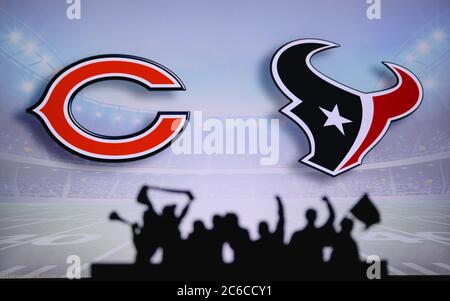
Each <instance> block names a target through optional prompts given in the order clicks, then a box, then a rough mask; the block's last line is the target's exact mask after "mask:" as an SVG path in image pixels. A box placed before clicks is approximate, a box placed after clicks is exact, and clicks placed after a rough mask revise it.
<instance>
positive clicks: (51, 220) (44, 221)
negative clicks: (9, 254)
mask: <svg viewBox="0 0 450 301" xmlns="http://www.w3.org/2000/svg"><path fill="white" fill-rule="evenodd" d="M93 213H98V211H97V212H88V213H82V214H75V215H72V216H65V217H57V218H52V219H46V220H43V221H37V222H32V223H27V224H21V225H14V226H9V227H4V228H0V231H2V230H9V229H15V228H20V227H25V226H30V225H36V224H43V223H50V222H54V221H61V220H64V219H67V218H74V217H80V216H84V215H89V214H93Z"/></svg>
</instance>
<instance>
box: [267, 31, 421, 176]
mask: <svg viewBox="0 0 450 301" xmlns="http://www.w3.org/2000/svg"><path fill="white" fill-rule="evenodd" d="M334 47H339V45H337V44H334V43H331V42H328V41H324V40H317V39H302V40H297V41H293V42H290V43H288V44H286V45H284V46H283V47H281V48H280V49H279V50H278V51H277V52H276V53H275V55H274V57H273V59H272V66H271V69H272V76H273V79H274V81H275V83H276V84H277V85H278V87H279V89H280V90H281V91H282V93H283V94H284V95H285V96H286V97H287V98H289V99H290V100H291V101H292V102H291V103H289V104H288V105H287V106H285V107H284V108H282V109H281V110H280V112H282V113H283V114H285V115H287V116H288V117H289V118H291V119H292V120H293V121H294V122H296V123H297V124H298V125H300V127H301V128H302V129H303V131H304V132H305V133H306V135H307V137H308V140H309V143H310V153H309V154H307V155H306V156H305V157H303V158H302V159H301V160H300V161H301V162H303V163H305V164H307V165H310V166H311V167H314V168H316V169H318V170H320V171H323V172H325V173H327V174H329V175H332V176H336V175H338V174H340V173H342V172H344V171H347V170H349V169H351V168H354V167H356V166H358V165H360V164H361V162H362V159H363V157H364V156H365V155H366V154H367V152H368V151H369V150H371V149H372V148H373V147H374V146H375V145H376V143H377V142H378V141H380V139H381V138H382V137H383V135H384V134H385V133H386V131H387V129H388V127H389V125H390V123H391V122H392V121H394V120H397V119H400V118H403V117H405V116H407V115H409V114H411V113H412V112H413V111H414V110H415V109H417V107H418V106H419V105H420V103H421V101H422V86H421V84H420V82H419V80H418V79H417V77H416V76H415V75H414V74H412V73H411V72H410V71H409V70H407V69H405V68H404V67H401V66H398V65H395V64H392V63H387V62H383V64H384V65H385V66H387V67H388V68H389V69H390V70H391V71H392V72H393V73H394V75H395V76H396V78H397V83H396V85H395V86H393V87H391V88H389V89H386V90H382V91H378V92H372V93H363V92H360V91H357V90H355V89H352V88H350V87H347V86H345V85H343V84H341V83H338V82H336V81H334V80H332V79H331V78H328V77H326V76H325V75H323V74H322V73H320V72H319V71H317V70H316V69H315V68H314V67H313V66H312V65H311V57H312V56H313V55H315V54H316V53H318V52H321V51H324V50H326V49H330V48H334Z"/></svg>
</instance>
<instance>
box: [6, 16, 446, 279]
mask: <svg viewBox="0 0 450 301" xmlns="http://www.w3.org/2000/svg"><path fill="white" fill-rule="evenodd" d="M448 17H449V16H448V14H443V15H442V16H441V17H440V18H439V19H438V20H435V22H434V23H433V24H428V25H426V26H423V28H422V31H421V32H420V34H418V36H417V37H415V38H414V40H411V41H408V42H407V43H405V45H404V46H403V47H402V49H400V51H399V52H398V53H397V54H396V55H395V56H394V57H392V58H390V60H391V61H393V62H396V63H398V64H401V65H404V66H406V67H408V68H409V69H411V70H412V71H413V72H414V73H416V74H417V75H418V76H419V78H421V79H422V81H423V84H424V89H425V99H424V102H423V105H422V106H421V108H420V109H419V110H420V112H421V113H420V114H413V116H411V118H407V119H406V120H404V121H401V122H398V123H395V124H393V125H392V126H391V129H390V131H388V133H387V135H386V136H385V138H384V139H383V140H382V141H381V142H380V143H379V145H378V146H377V147H375V148H374V149H373V150H372V151H371V152H370V153H369V155H368V156H367V157H366V158H365V159H364V164H363V165H362V166H360V167H358V168H356V169H355V170H353V171H351V172H348V173H347V174H344V175H342V176H339V177H337V178H333V179H331V178H330V177H328V176H326V175H322V174H319V173H318V172H316V171H314V170H312V169H310V168H307V167H305V166H303V165H301V164H298V163H297V162H296V159H298V158H299V157H300V156H301V154H303V153H305V152H306V151H307V150H306V149H305V146H304V145H303V146H301V145H300V146H299V145H297V146H293V147H289V148H287V147H283V146H288V145H292V142H291V141H292V139H293V137H295V136H298V135H299V133H300V132H299V130H298V128H297V127H296V126H295V125H294V124H292V122H290V121H289V120H287V119H285V118H284V117H282V116H280V115H273V116H267V117H269V118H280V124H281V127H280V128H281V133H280V162H279V163H278V164H277V165H274V166H261V165H260V164H259V156H257V155H227V156H225V155H223V156H208V155H174V154H173V153H172V152H171V151H170V149H167V150H166V151H164V152H162V153H160V154H158V155H157V156H154V157H151V158H148V159H145V160H140V161H136V162H129V163H120V164H106V163H99V162H91V161H89V160H85V159H81V158H78V157H76V156H74V155H71V154H70V153H68V152H67V151H65V150H64V149H62V148H60V147H59V146H58V145H57V144H56V143H54V142H53V141H52V140H51V138H50V137H48V135H47V134H46V133H45V131H44V130H43V129H42V127H41V126H40V125H38V123H37V122H36V120H34V119H33V118H30V116H26V114H25V113H24V110H25V108H26V107H27V106H29V105H30V104H32V103H33V102H34V100H36V99H37V98H38V97H39V96H40V94H41V93H42V91H43V88H44V87H45V85H46V84H47V82H48V80H49V79H50V78H51V77H52V75H54V74H55V73H56V72H57V71H58V70H60V68H62V67H63V66H64V65H65V63H67V62H62V61H61V60H60V59H59V58H58V56H57V54H56V53H55V52H54V51H53V50H52V49H51V47H50V46H49V45H48V44H47V43H46V42H45V40H44V39H43V38H42V37H39V36H38V35H37V34H35V33H34V32H33V30H32V29H31V28H28V27H27V26H26V25H25V24H23V23H21V22H20V21H19V20H17V19H15V18H13V17H11V16H10V15H8V14H7V13H6V12H4V11H2V10H0V54H1V56H0V66H1V68H2V71H1V72H0V82H1V85H0V102H1V106H2V110H0V201H1V202H0V208H1V209H0V277H63V276H64V275H65V269H66V268H67V266H68V265H67V263H66V262H65V260H66V258H67V256H68V255H70V254H77V255H79V256H80V257H81V258H82V261H83V275H84V276H89V264H90V263H91V262H98V261H102V260H106V261H128V262H130V261H132V259H133V249H132V246H131V245H130V242H129V234H130V233H129V231H128V229H127V228H126V227H125V226H122V225H116V224H110V223H109V222H107V221H106V217H107V215H108V213H109V211H110V210H111V209H118V210H119V211H120V212H121V213H123V214H124V215H125V216H127V217H129V218H131V219H139V215H140V212H142V208H140V207H138V206H137V205H135V203H134V201H133V200H134V198H135V196H136V194H137V192H138V189H139V187H140V186H142V185H143V184H146V183H147V184H152V185H160V186H168V187H182V188H190V189H192V190H193V192H194V194H195V195H196V197H197V199H198V200H197V202H203V205H202V206H201V208H197V209H196V208H194V209H193V212H192V214H191V217H190V218H189V220H188V221H187V222H186V223H185V224H184V225H183V232H184V233H186V232H188V231H189V230H190V222H191V221H192V220H194V219H195V218H202V219H205V216H206V217H208V216H210V215H211V214H212V213H215V212H223V211H226V210H232V211H238V212H239V213H240V214H241V222H242V223H243V224H244V225H246V226H248V227H249V228H250V230H251V232H252V235H255V234H256V229H255V225H256V222H257V221H258V220H260V219H267V220H269V221H271V222H274V216H272V215H275V211H274V208H275V207H274V205H275V204H272V203H271V199H272V198H273V195H274V194H276V193H280V194H281V195H282V197H283V198H284V199H285V200H286V202H287V207H288V218H289V219H288V220H290V221H291V222H289V224H288V226H287V227H288V231H287V232H288V233H291V232H292V231H293V230H294V229H296V228H297V227H299V226H300V225H301V224H302V223H303V220H302V218H303V217H302V213H301V212H302V210H303V209H304V208H305V207H306V206H309V205H313V206H316V207H318V208H321V204H320V202H318V201H317V200H318V199H319V198H320V197H321V196H322V195H323V194H327V195H329V196H330V197H331V199H332V200H334V201H335V203H336V206H337V207H338V212H339V214H340V216H342V215H344V214H345V212H346V210H347V209H348V206H349V205H351V202H353V201H355V200H356V199H357V198H359V197H360V196H361V195H362V194H363V193H364V192H369V194H370V196H371V197H372V198H373V199H374V200H375V201H376V203H377V205H378V206H380V208H381V211H382V214H383V218H384V220H383V223H382V225H380V226H377V227H375V228H374V229H371V230H370V231H369V232H363V231H362V230H359V232H358V234H357V235H358V237H359V239H360V243H361V248H362V251H363V252H364V253H365V254H367V255H368V254H377V255H379V256H381V257H384V258H387V259H388V260H389V263H390V271H391V272H392V273H393V274H420V275H421V274H427V275H434V274H450V256H449V254H450V252H449V251H450V248H449V244H450V229H449V227H450V203H449V202H448V201H449V200H450V130H449V122H448V116H449V113H450V107H449V104H450V102H449V101H448V98H449V96H450V93H449V92H450V86H449V85H448V80H449V73H448V70H450V69H449V67H450V64H449V63H450V48H449V47H450V39H449V38H450V37H449V34H450V28H449V26H448V25H449V22H448V20H450V18H448ZM390 80H392V79H391V76H390V75H385V74H380V81H379V83H378V84H377V86H376V87H374V90H375V89H380V88H383V87H385V86H389V85H390V84H392V82H390ZM74 111H75V114H76V115H77V116H76V117H77V119H78V120H79V121H80V122H81V123H82V124H86V125H87V126H88V127H90V129H92V130H94V131H102V130H105V128H107V129H108V130H111V131H112V132H114V131H116V132H117V131H120V129H121V128H122V127H121V124H127V125H132V126H135V127H136V128H142V127H143V126H144V125H145V124H146V123H147V122H148V120H149V119H150V118H152V116H153V114H154V112H152V111H139V110H134V109H130V108H126V107H118V106H112V105H106V104H104V103H102V102H99V101H96V100H95V99H91V98H89V97H86V96H84V95H83V94H80V95H78V96H77V98H76V100H75V101H74ZM207 117H214V118H219V119H225V118H226V116H207ZM233 117H234V118H244V119H245V118H253V117H252V116H233ZM18 121H19V122H18ZM12 125H13V126H12ZM128 129H129V127H128ZM244 183H245V184H244ZM153 197H154V198H155V199H158V200H161V204H163V203H164V202H169V201H175V202H182V201H183V200H173V199H171V197H172V196H166V195H156V194H155V195H154V196H153ZM244 200H245V201H244ZM158 206H160V205H158ZM321 212H322V211H321ZM323 218H324V217H323ZM209 222H210V221H209V220H207V223H209Z"/></svg>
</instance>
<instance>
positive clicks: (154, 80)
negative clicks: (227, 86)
mask: <svg viewBox="0 0 450 301" xmlns="http://www.w3.org/2000/svg"><path fill="white" fill-rule="evenodd" d="M108 79H123V80H130V81H133V82H136V83H138V84H140V85H142V86H144V87H146V88H147V89H148V90H153V89H158V90H161V89H162V90H185V88H184V85H183V83H182V82H181V81H180V80H179V79H178V78H177V76H176V75H175V74H174V73H172V72H171V71H170V70H168V69H166V68H165V67H163V66H161V65H158V64H156V63H154V62H152V61H149V60H146V59H143V58H139V57H134V56H126V55H102V56H95V57H90V58H87V59H83V60H81V61H78V62H76V63H74V64H72V65H70V66H68V67H66V68H65V69H63V70H62V71H61V72H59V73H58V74H57V75H56V76H55V77H54V78H53V79H52V80H51V82H50V83H49V85H48V86H47V89H46V91H45V92H44V95H43V96H42V98H41V99H40V101H39V102H38V103H37V104H36V105H34V106H33V107H32V108H30V109H28V112H30V113H33V114H35V115H36V116H37V117H38V118H39V119H40V120H41V121H42V123H43V124H44V126H45V128H46V129H47V130H48V131H49V133H50V134H51V136H52V137H53V138H54V139H55V140H56V141H57V142H59V143H60V144H61V145H63V146H64V147H66V148H68V149H69V150H70V151H72V152H74V153H76V154H78V155H81V156H84V157H87V158H90V159H97V160H106V161H125V160H132V159H138V158H142V157H146V156H151V155H152V154H154V153H156V152H158V151H160V150H162V149H164V148H165V147H167V146H168V145H169V144H170V142H171V141H173V140H174V139H175V137H176V136H177V135H178V134H179V133H181V132H182V130H183V129H184V126H185V125H186V123H187V122H188V119H189V112H158V113H157V115H156V117H155V119H154V121H153V122H152V123H151V124H150V125H148V126H147V127H146V128H145V129H143V130H142V131H140V132H137V133H134V134H131V135H128V136H125V137H110V136H102V135H98V134H95V133H92V132H90V131H88V130H87V129H85V128H83V127H82V126H80V125H79V124H78V123H77V122H76V120H75V118H74V117H73V115H72V109H71V102H72V100H73V98H74V97H75V95H76V94H77V93H78V92H79V91H80V90H81V89H83V88H84V87H85V86H87V85H89V84H92V83H94V82H96V81H100V80H108Z"/></svg>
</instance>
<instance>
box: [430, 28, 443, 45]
mask: <svg viewBox="0 0 450 301" xmlns="http://www.w3.org/2000/svg"><path fill="white" fill-rule="evenodd" d="M431 36H432V38H433V40H435V41H437V42H440V41H442V40H443V39H444V36H445V33H444V31H443V30H435V31H434V32H433V33H432V34H431Z"/></svg>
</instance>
